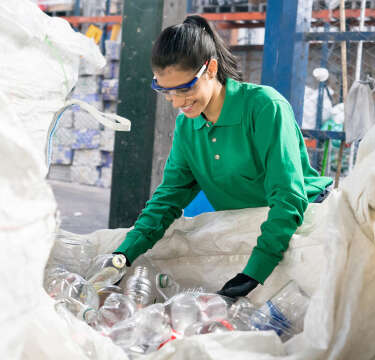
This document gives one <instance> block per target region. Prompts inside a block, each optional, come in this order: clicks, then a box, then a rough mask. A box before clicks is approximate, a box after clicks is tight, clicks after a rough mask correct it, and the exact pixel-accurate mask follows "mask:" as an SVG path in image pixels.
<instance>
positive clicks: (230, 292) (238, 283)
mask: <svg viewBox="0 0 375 360" xmlns="http://www.w3.org/2000/svg"><path fill="white" fill-rule="evenodd" d="M258 284H259V282H258V281H256V280H254V279H253V278H252V277H250V276H248V275H246V274H244V273H239V274H237V275H236V276H235V277H234V278H233V279H231V280H229V281H228V282H226V283H225V285H224V286H223V288H222V289H221V290H219V291H218V292H217V293H218V294H219V295H223V296H228V297H231V298H237V297H240V296H246V295H248V294H249V293H250V291H252V290H254V289H255V288H256V287H257V285H258Z"/></svg>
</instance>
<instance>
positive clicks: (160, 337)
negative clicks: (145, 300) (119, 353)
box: [135, 304, 172, 353]
mask: <svg viewBox="0 0 375 360" xmlns="http://www.w3.org/2000/svg"><path fill="white" fill-rule="evenodd" d="M135 318H136V321H137V323H138V326H139V329H140V332H139V339H138V342H137V345H141V346H142V347H143V349H144V351H145V353H149V352H151V351H154V350H157V349H158V347H159V346H160V345H161V344H162V343H164V342H165V341H167V340H169V339H170V338H171V336H172V328H171V326H170V324H169V317H168V315H167V314H166V312H165V308H164V306H163V304H154V305H150V306H148V307H147V308H144V309H142V310H141V311H139V312H138V313H136V315H135ZM145 347H147V348H145Z"/></svg>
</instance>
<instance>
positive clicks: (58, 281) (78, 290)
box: [46, 272, 99, 309]
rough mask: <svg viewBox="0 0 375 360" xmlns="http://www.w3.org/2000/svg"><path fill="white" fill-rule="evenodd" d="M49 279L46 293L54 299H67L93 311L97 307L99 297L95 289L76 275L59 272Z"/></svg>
mask: <svg viewBox="0 0 375 360" xmlns="http://www.w3.org/2000/svg"><path fill="white" fill-rule="evenodd" d="M55 275H56V276H55V277H52V276H51V277H50V278H49V282H48V283H47V286H46V291H47V293H48V294H49V295H50V296H51V297H53V298H55V299H61V298H69V299H74V300H78V301H79V302H80V303H82V304H84V305H87V306H90V307H92V308H94V309H98V307H99V296H98V294H97V293H96V290H95V288H94V287H93V286H92V285H91V284H89V283H88V282H87V281H86V280H85V279H84V278H83V277H81V276H80V275H78V274H74V273H68V272H61V273H56V274H55Z"/></svg>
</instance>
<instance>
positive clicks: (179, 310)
mask: <svg viewBox="0 0 375 360" xmlns="http://www.w3.org/2000/svg"><path fill="white" fill-rule="evenodd" d="M170 316H171V323H172V327H173V329H174V330H176V331H177V333H179V334H183V333H184V331H185V329H186V328H187V327H189V326H190V325H192V324H194V323H196V322H198V321H200V308H199V304H198V302H197V296H196V295H195V294H189V293H181V294H178V295H176V296H175V297H173V298H172V299H171V304H170Z"/></svg>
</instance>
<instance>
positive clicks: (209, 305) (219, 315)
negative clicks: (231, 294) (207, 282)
mask: <svg viewBox="0 0 375 360" xmlns="http://www.w3.org/2000/svg"><path fill="white" fill-rule="evenodd" d="M197 303H198V306H199V310H200V318H201V320H202V321H204V322H207V321H215V320H222V319H226V318H227V317H228V304H227V303H226V301H225V300H224V299H223V298H222V297H221V296H220V295H217V294H200V295H199V296H197Z"/></svg>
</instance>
